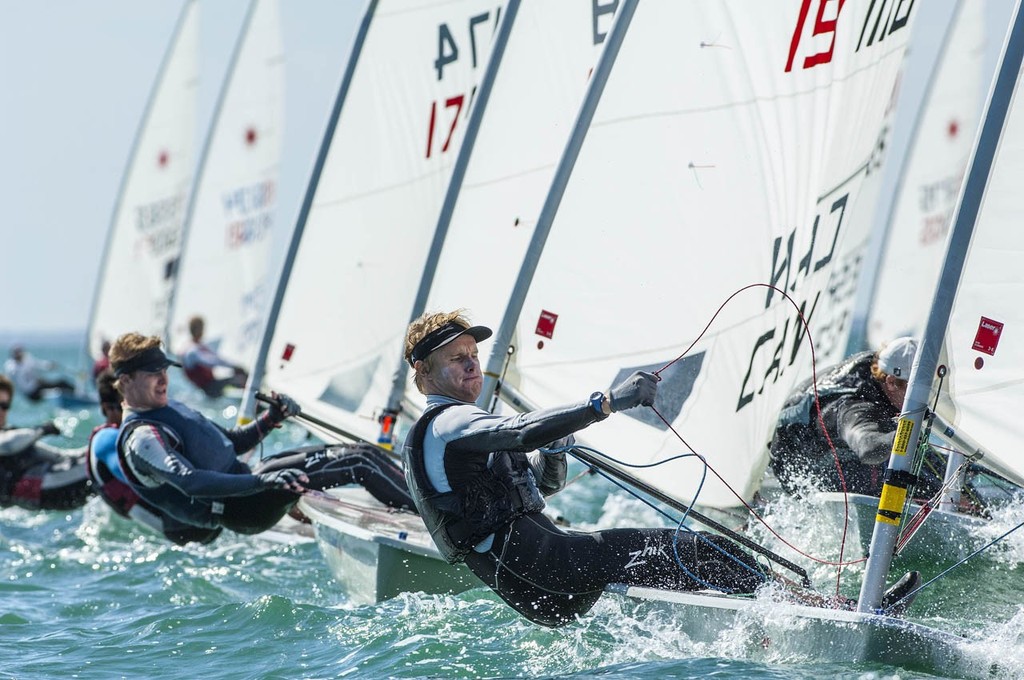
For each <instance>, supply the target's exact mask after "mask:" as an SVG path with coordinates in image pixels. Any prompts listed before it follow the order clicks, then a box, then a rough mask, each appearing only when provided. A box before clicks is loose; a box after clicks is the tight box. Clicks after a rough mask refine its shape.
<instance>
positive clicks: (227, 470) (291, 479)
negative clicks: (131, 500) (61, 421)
mask: <svg viewBox="0 0 1024 680" xmlns="http://www.w3.org/2000/svg"><path fill="white" fill-rule="evenodd" d="M110 363H111V367H112V368H113V370H114V373H115V375H117V377H118V380H117V387H118V389H119V390H120V392H121V394H122V396H123V398H124V407H125V409H124V420H123V423H122V426H121V432H120V434H119V436H118V440H117V449H118V451H117V452H118V459H119V462H120V464H121V469H122V471H123V472H124V474H125V476H126V477H127V479H128V483H129V485H130V486H131V487H132V490H133V491H135V493H137V494H138V495H139V496H140V497H141V498H142V499H143V500H145V501H146V502H147V503H149V504H150V505H153V506H155V507H157V508H159V509H160V511H162V512H163V513H165V514H166V515H169V516H170V517H173V518H174V519H176V520H177V521H179V522H181V523H183V524H184V525H187V526H190V527H202V528H208V529H213V530H218V529H220V528H221V527H223V528H226V529H230V530H232V531H236V532H238V533H243V534H254V533H259V532H261V531H265V530H266V529H269V528H270V527H272V526H273V525H274V524H276V523H277V522H278V521H279V520H280V519H281V518H282V517H284V515H285V514H286V513H287V512H288V511H289V510H290V509H291V508H292V507H293V506H294V505H295V503H296V502H297V501H298V499H299V495H300V494H301V493H302V492H303V491H305V490H306V489H325V488H329V487H334V486H341V485H344V484H352V483H361V484H363V486H365V487H366V489H367V490H368V491H369V492H370V493H371V494H372V495H373V496H375V497H376V498H377V499H378V500H380V501H381V502H383V503H385V504H386V505H389V506H392V507H396V508H401V507H406V508H411V507H412V499H411V498H410V497H409V495H408V492H407V490H406V487H405V480H404V478H403V476H402V471H401V469H399V468H398V466H397V465H395V464H394V463H391V462H390V461H389V460H388V459H387V457H386V455H385V454H384V453H383V452H382V451H380V450H379V449H377V448H376V447H374V446H372V445H369V444H366V445H363V444H353V445H347V444H346V445H337V446H326V447H325V446H310V447H304V448H302V449H297V450H293V451H286V452H283V453H280V454H277V455H275V456H271V457H269V458H267V459H265V460H263V461H261V462H260V463H259V464H258V465H257V466H256V467H255V468H250V467H249V466H248V465H247V464H245V463H244V462H242V461H241V460H239V459H238V456H240V455H242V454H245V453H247V452H249V451H250V450H252V449H253V448H254V447H255V446H256V445H257V444H259V442H260V441H262V440H263V438H264V437H266V436H267V435H268V434H269V433H270V432H271V430H273V429H274V428H275V427H277V426H278V425H279V424H280V423H281V422H282V421H284V420H285V419H286V418H289V417H291V416H294V415H297V414H298V413H299V412H300V409H299V405H298V404H297V403H296V402H295V401H293V400H292V399H290V398H289V397H287V396H285V395H283V394H275V395H273V397H274V399H275V403H274V404H273V405H272V406H271V407H270V408H269V409H268V410H267V411H265V412H264V413H263V414H261V415H260V416H259V417H258V418H256V420H254V421H253V422H252V423H249V424H248V425H245V426H242V427H238V428H235V429H232V430H226V429H224V428H222V427H220V426H219V425H217V424H216V423H214V422H212V421H210V420H208V419H207V418H206V417H205V416H204V415H202V414H201V413H199V412H198V411H195V410H193V409H191V408H189V407H187V406H185V405H184V404H182V403H181V402H178V401H175V400H173V399H169V398H168V395H167V388H168V376H167V368H168V367H169V366H180V364H178V363H177V362H176V361H174V360H172V359H171V358H169V357H168V356H167V355H166V354H164V352H163V350H162V349H161V348H160V338H159V337H156V336H143V335H139V334H138V333H127V334H125V335H122V336H121V337H119V338H118V339H117V340H116V341H115V342H114V344H113V346H112V347H111V348H110ZM218 533H219V532H218ZM214 536H216V534H213V535H212V536H210V537H209V540H212V538H213V537H214Z"/></svg>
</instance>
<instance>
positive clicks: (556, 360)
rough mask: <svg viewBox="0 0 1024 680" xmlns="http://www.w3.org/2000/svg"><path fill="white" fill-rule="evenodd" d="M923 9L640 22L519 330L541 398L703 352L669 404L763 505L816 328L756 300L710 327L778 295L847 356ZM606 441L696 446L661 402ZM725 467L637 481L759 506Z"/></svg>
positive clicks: (647, 450)
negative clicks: (775, 437)
mask: <svg viewBox="0 0 1024 680" xmlns="http://www.w3.org/2000/svg"><path fill="white" fill-rule="evenodd" d="M812 5H813V6H814V7H815V8H816V10H815V11H810V8H811V6H812ZM840 7H841V9H840ZM909 10H910V6H909V5H907V4H899V3H896V4H892V3H872V2H869V1H866V0H864V1H860V2H855V1H852V0H851V1H848V2H846V3H845V4H830V5H827V4H826V3H808V2H773V3H746V2H722V1H719V0H713V1H712V0H707V1H704V2H688V3H678V2H667V1H666V2H645V3H642V4H641V5H640V6H639V7H638V9H637V11H636V14H635V16H634V17H633V19H632V23H631V24H630V26H629V30H628V32H627V33H626V35H625V39H624V42H623V44H622V47H621V50H620V51H619V52H618V55H617V57H616V58H615V62H614V66H613V67H612V69H611V73H610V76H609V78H608V81H607V84H606V86H605V87H604V90H603V93H602V94H601V97H600V101H599V102H598V104H597V108H596V111H595V113H594V116H593V120H592V122H591V124H590V126H589V130H588V131H587V133H586V139H585V141H584V142H583V144H582V147H581V148H580V151H579V155H578V158H577V159H576V162H575V165H574V166H573V167H572V174H571V176H570V177H569V179H568V183H567V185H566V187H565V191H564V194H563V195H561V196H560V205H558V208H557V215H556V216H555V217H554V220H553V223H552V224H551V225H550V235H549V236H548V238H547V242H546V244H545V246H544V249H543V252H542V254H541V255H540V260H539V263H538V266H537V270H536V273H535V275H534V276H533V278H532V283H531V285H530V288H529V292H528V294H527V296H526V299H525V302H524V303H523V308H522V311H521V314H519V315H518V317H519V322H518V328H517V329H516V333H517V335H518V337H519V339H520V340H519V343H518V344H519V346H518V348H517V356H518V369H519V372H520V374H521V376H522V391H523V392H524V393H525V394H526V395H527V396H528V397H529V398H531V400H532V401H534V402H536V403H539V404H541V405H555V404H559V403H567V402H572V401H578V400H580V399H584V398H586V396H587V394H588V393H589V392H590V391H591V390H595V389H600V390H607V389H608V388H609V387H610V386H611V385H613V384H615V383H616V382H617V381H618V380H621V379H622V378H624V377H625V376H626V375H628V374H629V373H630V372H632V371H633V370H636V369H639V368H643V369H647V370H655V369H660V368H662V367H664V366H665V365H666V364H668V363H669V362H670V361H672V360H673V359H675V358H676V357H677V356H678V355H679V354H681V353H682V352H683V351H684V350H686V349H687V347H688V346H689V345H690V343H691V342H694V341H697V340H698V338H700V340H699V342H697V344H696V346H695V347H694V348H693V349H692V350H691V351H690V352H689V353H688V355H687V356H686V357H685V358H684V359H683V360H682V361H680V362H678V363H676V364H674V365H672V366H671V367H670V368H669V369H667V370H666V371H665V372H664V373H662V378H663V381H662V383H661V387H660V389H659V401H658V406H659V408H660V411H661V413H662V414H663V415H664V416H665V418H666V419H667V420H668V421H669V423H671V425H672V428H673V429H674V430H675V431H676V432H678V433H679V435H681V437H682V438H683V439H684V440H685V441H686V442H687V443H688V445H689V446H691V447H692V448H693V449H694V450H695V451H697V452H698V453H699V454H701V455H703V456H705V457H706V458H707V460H708V461H709V462H710V463H711V465H712V466H713V468H714V469H715V470H716V471H717V472H718V473H719V474H721V475H722V476H723V477H724V478H725V479H726V480H727V482H728V484H729V485H730V486H731V487H732V488H733V489H734V490H735V492H736V493H737V494H739V495H740V496H742V497H744V498H747V499H749V498H750V497H751V496H752V494H753V493H754V491H755V490H756V489H757V487H758V484H759V481H760V478H761V474H762V472H763V469H764V466H765V464H766V461H767V444H768V441H769V439H770V437H771V433H772V430H773V427H774V424H775V422H776V419H777V417H778V413H779V409H780V407H781V404H782V402H783V401H784V399H785V397H786V396H787V395H788V394H789V392H790V391H791V389H792V388H793V386H794V385H795V384H796V382H798V381H799V380H800V379H801V378H804V377H806V376H808V375H809V373H810V352H809V349H808V346H807V343H806V338H805V334H804V331H803V328H802V327H801V326H800V323H799V319H798V314H797V311H796V309H795V308H794V307H793V306H792V305H791V304H790V303H789V302H787V301H786V300H785V299H784V298H783V296H782V295H781V294H780V293H779V292H776V291H774V290H770V289H767V288H756V289H752V290H748V291H746V292H743V293H740V294H739V295H737V296H736V297H735V298H733V300H732V301H731V302H730V303H729V304H728V305H727V306H725V308H724V309H723V310H722V313H721V314H720V315H719V316H718V318H717V319H716V320H715V322H714V323H713V324H712V325H711V327H710V328H709V329H708V331H707V332H706V333H704V334H703V336H702V331H703V330H704V328H705V325H706V324H708V323H709V322H710V321H711V320H712V317H713V316H714V315H715V313H716V310H718V309H719V307H720V305H722V304H723V303H725V302H726V300H727V299H728V298H729V297H730V296H731V295H732V294H733V293H736V292H737V291H739V290H741V289H742V288H744V287H745V286H748V285H750V284H758V283H761V284H772V285H774V286H776V287H778V288H779V289H783V290H785V291H786V293H788V294H789V295H790V296H792V298H793V300H794V301H795V302H796V304H797V305H799V306H800V308H801V309H802V310H803V313H804V315H805V316H806V317H807V318H808V320H809V323H810V326H811V333H812V336H813V338H814V341H815V350H816V358H817V361H818V363H819V364H820V365H824V364H825V363H829V362H832V361H836V360H838V359H839V358H841V353H842V352H843V350H844V349H845V344H846V334H847V332H848V327H847V326H848V317H849V313H850V308H851V307H852V304H853V297H854V285H855V282H856V278H857V275H858V272H859V269H860V267H861V264H862V262H861V258H862V254H863V249H864V247H865V244H866V241H867V237H868V229H869V223H870V218H871V216H872V215H873V207H874V201H875V198H876V195H877V191H878V180H879V178H880V173H879V172H878V168H879V164H880V162H881V157H882V152H883V150H884V148H885V145H886V134H887V130H888V128H887V126H886V124H885V123H886V121H887V117H888V116H889V115H890V114H891V104H892V99H891V98H892V96H893V92H894V88H895V83H896V78H897V73H898V70H899V66H900V62H901V60H902V56H903V52H904V48H905V43H906V36H907V33H908V28H907V27H908V22H909V19H910V16H911V15H910V14H909V13H908V12H909ZM837 11H839V15H838V16H836V14H835V13H836V12H837ZM605 57H606V58H607V57H608V53H607V52H606V53H605ZM549 201H551V199H549ZM551 202H553V203H557V202H556V201H551ZM509 316H510V315H506V318H508V317H509ZM499 335H501V334H500V333H499ZM494 349H495V352H501V353H503V352H504V348H503V347H495V348H494ZM585 436H586V439H587V440H588V441H589V442H591V443H593V444H594V445H596V446H597V447H598V448H600V449H602V450H603V451H604V452H606V453H607V454H609V455H612V456H615V457H616V458H619V459H622V460H626V461H628V462H629V463H633V464H643V463H651V462H655V461H659V460H662V459H665V458H668V457H670V456H675V455H679V454H684V453H688V449H687V447H686V446H685V445H684V444H683V443H681V442H680V441H679V439H678V438H677V437H676V435H675V434H674V433H673V431H672V429H669V428H668V427H667V426H666V425H664V424H663V423H662V422H661V421H660V420H658V419H657V417H656V416H655V415H654V413H653V412H652V411H651V410H649V409H636V410H634V411H631V412H629V413H628V414H626V415H621V416H618V417H617V419H616V420H615V423H614V425H613V426H612V425H607V424H605V425H600V424H599V425H596V426H594V427H591V428H589V429H588V430H587V432H586V433H585ZM703 472H704V468H703V465H701V464H700V463H699V462H697V461H696V460H695V459H693V458H690V459H687V460H682V461H676V462H674V463H671V464H668V465H662V466H658V467H655V468H648V469H646V470H632V474H634V475H636V476H638V477H640V478H641V479H643V480H645V481H648V482H649V483H651V484H653V485H654V486H655V487H656V488H658V489H661V490H664V491H665V492H666V493H668V494H670V495H672V496H674V497H676V498H678V499H680V500H684V501H689V500H692V499H694V497H695V496H698V492H699V496H698V497H697V499H696V500H697V502H698V503H700V504H703V505H709V506H730V505H736V504H738V503H739V500H738V499H737V498H736V497H735V496H734V494H733V492H732V491H730V490H729V489H727V488H726V487H725V486H724V485H723V484H721V483H720V482H719V481H718V480H717V479H715V478H714V476H713V475H710V474H709V475H708V479H707V480H706V482H705V483H704V485H703V487H700V486H699V485H700V479H701V476H702V474H703Z"/></svg>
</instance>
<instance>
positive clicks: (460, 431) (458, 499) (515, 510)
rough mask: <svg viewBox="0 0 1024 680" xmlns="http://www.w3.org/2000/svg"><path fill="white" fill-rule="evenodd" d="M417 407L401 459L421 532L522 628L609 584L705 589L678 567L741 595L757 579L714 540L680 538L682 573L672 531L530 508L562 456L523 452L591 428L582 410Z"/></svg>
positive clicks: (559, 619) (440, 403) (737, 554)
mask: <svg viewBox="0 0 1024 680" xmlns="http://www.w3.org/2000/svg"><path fill="white" fill-rule="evenodd" d="M427 403H428V410H427V412H426V413H424V415H423V417H422V418H421V419H420V421H419V422H417V424H416V426H415V427H414V428H413V430H412V432H411V433H410V435H409V437H408V438H407V441H406V446H405V449H404V451H403V455H404V456H405V458H406V477H407V479H408V480H409V486H410V489H412V491H413V498H414V500H415V501H416V503H417V507H418V509H419V511H420V514H421V515H422V516H423V519H424V522H425V523H426V525H427V529H428V530H430V532H431V534H432V536H434V541H435V543H436V544H437V545H438V548H439V549H440V550H441V553H442V555H444V556H445V557H446V559H448V560H449V561H450V562H458V561H464V562H465V563H466V565H467V566H468V567H469V569H470V570H471V571H472V572H473V573H474V574H476V576H477V577H478V578H479V579H480V580H481V581H483V582H484V583H485V584H486V585H487V586H489V587H490V588H491V589H492V590H494V591H495V592H496V593H497V594H498V595H499V596H501V598H502V599H503V600H505V602H507V603H508V604H509V605H510V606H512V607H513V608H514V609H515V610H516V611H518V612H519V613H520V614H522V615H523V616H525V617H526V618H528V619H530V620H531V621H533V622H535V623H539V624H542V625H546V626H558V625H562V624H565V623H568V622H570V621H572V620H573V619H574V618H575V617H576V616H579V615H582V614H584V613H586V612H587V611H588V610H589V609H590V608H591V607H592V606H593V605H594V603H595V602H596V601H597V599H598V598H599V597H600V596H601V593H602V592H603V591H604V589H605V587H606V586H607V585H608V584H610V583H625V584H629V585H638V586H651V587H659V588H671V589H677V590H697V589H701V588H704V587H706V586H705V584H704V583H701V582H699V581H698V580H695V579H694V578H692V577H691V576H690V575H689V574H688V573H687V571H686V570H688V571H689V572H690V573H692V574H695V575H696V576H697V577H698V578H699V579H700V580H702V581H704V582H705V583H708V584H712V585H714V586H717V587H721V588H724V589H728V590H732V591H739V592H752V591H753V590H754V589H755V588H756V587H757V586H758V585H760V584H761V583H762V582H763V578H762V576H761V572H760V569H759V568H758V565H757V564H756V562H755V561H754V560H753V558H751V557H750V556H749V555H747V554H746V553H745V552H743V551H742V550H740V549H739V548H738V547H737V546H736V545H735V544H733V543H732V542H731V541H729V540H727V539H724V538H722V537H719V536H712V535H709V534H704V533H701V534H699V535H695V534H690V533H687V532H680V533H679V539H678V542H677V548H678V553H679V559H680V561H681V562H682V563H683V565H685V567H686V570H684V569H683V568H681V567H680V565H679V564H678V563H677V561H676V558H675V556H674V553H673V546H674V544H676V541H675V540H674V538H675V536H676V530H675V529H674V528H667V529H607V530H604V531H594V532H578V531H565V530H563V529H560V528H559V527H557V526H555V524H554V523H553V522H552V521H551V520H550V519H548V518H547V516H545V515H544V514H543V513H542V512H541V511H540V509H537V506H536V501H537V500H538V499H539V498H540V496H541V495H542V494H543V495H550V494H552V493H554V492H556V491H558V490H559V489H561V488H562V487H563V486H564V484H565V470H566V463H565V458H564V454H547V455H545V454H541V453H539V452H535V449H537V448H538V447H541V446H545V445H552V446H558V445H565V444H570V443H571V442H572V439H571V437H570V435H571V434H572V433H573V432H575V431H577V430H579V429H582V428H583V427H586V426H588V425H590V424H591V423H593V422H596V421H597V420H599V419H601V416H599V415H598V414H597V412H596V411H595V410H594V409H593V408H592V407H591V405H590V404H589V403H583V404H579V405H574V406H569V407H564V408H554V409H545V410H541V411H534V412H532V413H526V414H522V415H517V416H513V417H503V416H497V415H493V414H490V413H488V412H486V411H484V410H482V409H480V408H477V407H476V406H475V405H473V404H467V403H464V402H459V401H456V400H453V399H449V398H447V397H442V396H439V395H429V396H428V398H427ZM531 451H534V453H533V454H532V455H527V452H531ZM503 490H504V491H503ZM502 493H504V497H502V496H501V494H502ZM509 498H512V499H513V500H511V501H510V500H509ZM540 505H541V507H543V501H541V502H540ZM702 539H707V541H710V543H713V544H714V545H710V544H709V543H708V542H705V540H702ZM723 552H724V553H728V554H729V555H730V556H731V557H729V556H726V555H725V554H723ZM733 558H734V559H733Z"/></svg>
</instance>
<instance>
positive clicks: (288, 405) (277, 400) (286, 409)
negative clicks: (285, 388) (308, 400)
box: [267, 392, 302, 425]
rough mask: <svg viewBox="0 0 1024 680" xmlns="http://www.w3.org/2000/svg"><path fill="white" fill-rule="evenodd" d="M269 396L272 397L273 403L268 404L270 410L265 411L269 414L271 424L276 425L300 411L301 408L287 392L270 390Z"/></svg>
mask: <svg viewBox="0 0 1024 680" xmlns="http://www.w3.org/2000/svg"><path fill="white" fill-rule="evenodd" d="M270 398H271V399H273V403H271V404H270V410H269V411H267V414H268V415H269V416H270V424H271V425H277V424H278V423H280V422H281V421H283V420H285V419H286V418H291V417H292V416H297V415H299V414H300V413H302V408H301V407H300V406H299V404H298V403H297V402H296V401H295V400H294V399H292V398H291V397H289V396H288V395H287V394H278V393H277V392H271V393H270Z"/></svg>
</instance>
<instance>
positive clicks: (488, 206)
mask: <svg viewBox="0 0 1024 680" xmlns="http://www.w3.org/2000/svg"><path fill="white" fill-rule="evenodd" d="M617 4H618V3H616V2H603V3H595V2H592V0H573V1H571V2H558V3H551V2H546V1H545V0H525V1H524V2H522V3H521V4H520V6H519V9H518V12H517V14H516V17H515V23H514V25H513V27H512V31H511V32H510V34H509V39H508V42H507V44H506V45H505V49H504V52H503V54H502V55H501V65H500V67H499V68H498V69H497V73H496V76H495V79H494V82H493V84H492V88H491V92H490V99H489V100H488V104H487V108H486V110H485V111H484V112H483V116H482V119H481V122H480V127H479V130H478V132H477V136H476V140H475V144H474V145H473V150H472V154H471V155H470V157H469V161H468V165H467V168H466V172H465V176H464V178H463V180H462V183H461V186H459V187H458V188H457V189H458V195H457V198H456V200H455V203H454V207H453V209H452V212H451V216H450V219H449V220H448V222H447V225H442V226H446V228H447V236H446V238H445V241H444V248H443V249H442V251H441V254H440V258H439V260H438V263H437V266H436V271H435V272H433V280H432V285H431V286H430V291H429V295H428V296H427V302H426V304H425V309H428V310H433V311H437V310H444V311H448V310H453V309H459V308H465V309H467V310H468V313H469V315H470V317H471V318H472V319H473V320H474V321H476V322H479V323H483V324H488V325H496V324H498V323H499V321H500V320H501V316H502V314H503V313H504V311H505V305H506V304H507V302H508V299H509V296H510V294H511V291H512V288H513V286H514V285H515V281H516V277H517V275H518V273H519V267H520V265H521V264H522V260H523V256H524V254H525V252H526V249H527V247H528V246H529V244H530V238H531V236H532V235H533V228H534V226H535V225H536V224H537V217H538V215H539V213H540V210H541V206H542V205H543V203H544V198H545V197H546V195H547V192H548V187H549V186H550V184H551V179H552V176H553V175H554V173H555V168H556V166H557V164H558V160H559V158H560V157H561V155H562V151H563V150H564V148H565V145H566V142H567V140H568V137H569V133H570V132H571V131H572V127H573V122H574V121H575V118H576V114H577V112H578V110H579V108H580V104H581V102H582V100H583V95H584V93H585V91H586V87H587V84H588V82H589V80H590V74H591V71H592V70H593V68H594V64H595V63H596V61H597V58H598V56H599V55H600V52H601V47H602V46H603V44H604V39H605V36H606V35H607V32H608V31H609V29H610V28H611V23H612V20H613V18H614V15H615V9H616V6H617ZM523 102H534V104H533V105H530V106H524V105H523ZM467 281H469V282H472V285H467ZM507 377H512V376H511V374H509V375H507ZM513 382H514V380H513ZM415 391H416V390H415V387H414V386H413V384H412V381H411V379H410V380H409V381H408V385H407V392H410V393H414V392H415Z"/></svg>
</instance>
